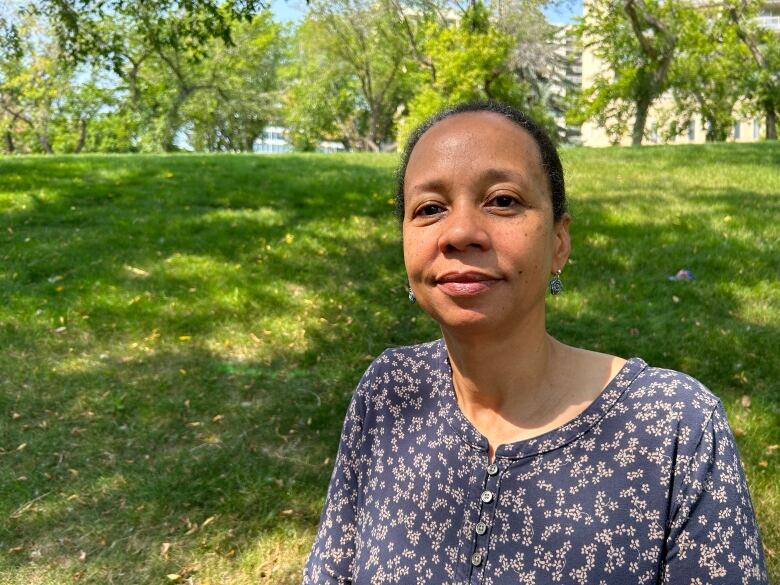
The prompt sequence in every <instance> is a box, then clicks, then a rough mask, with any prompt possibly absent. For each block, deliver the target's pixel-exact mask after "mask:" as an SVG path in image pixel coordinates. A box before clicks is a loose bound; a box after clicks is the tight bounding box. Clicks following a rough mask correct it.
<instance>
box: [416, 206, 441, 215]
mask: <svg viewBox="0 0 780 585" xmlns="http://www.w3.org/2000/svg"><path fill="white" fill-rule="evenodd" d="M442 211H444V208H443V207H442V206H441V205H437V204H436V203H428V204H427V205H423V206H422V207H421V208H420V209H419V210H418V211H417V215H422V216H423V217H430V216H432V215H437V214H439V213H441V212H442Z"/></svg>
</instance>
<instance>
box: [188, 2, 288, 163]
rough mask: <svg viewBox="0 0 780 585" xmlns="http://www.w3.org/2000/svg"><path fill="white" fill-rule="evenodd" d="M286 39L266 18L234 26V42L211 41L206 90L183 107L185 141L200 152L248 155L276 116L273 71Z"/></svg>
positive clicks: (206, 61) (275, 72)
mask: <svg viewBox="0 0 780 585" xmlns="http://www.w3.org/2000/svg"><path fill="white" fill-rule="evenodd" d="M286 45H287V37H286V34H285V32H284V30H283V28H282V26H281V25H280V24H278V23H275V22H274V21H273V19H272V18H271V14H270V13H267V12H266V13H263V14H260V15H258V16H256V17H255V18H254V19H253V20H252V21H251V22H243V23H239V24H238V25H237V26H236V28H235V31H234V42H233V44H232V45H227V46H226V45H225V43H224V42H223V41H222V40H221V39H215V40H213V41H212V46H211V48H210V50H209V51H208V57H207V58H205V59H204V61H203V65H204V67H205V68H206V69H207V70H208V77H209V78H210V79H211V84H212V87H210V88H208V90H207V91H203V92H201V93H200V94H199V96H198V97H196V98H194V99H193V100H191V102H190V103H189V104H188V105H187V106H186V107H185V108H184V115H185V118H186V119H187V120H189V121H191V123H192V128H191V130H189V131H188V137H189V142H190V143H191V144H192V145H193V146H194V147H195V148H196V149H201V150H228V151H251V150H252V148H253V145H254V143H255V140H256V139H257V138H258V137H259V136H260V135H261V134H262V132H263V129H264V128H265V126H266V125H267V124H268V122H269V121H270V120H271V119H272V118H274V117H276V116H277V115H278V114H277V109H278V102H279V99H280V96H279V79H278V78H279V75H278V72H279V69H280V66H281V64H282V63H283V61H284V58H285V54H286V51H287V46H286Z"/></svg>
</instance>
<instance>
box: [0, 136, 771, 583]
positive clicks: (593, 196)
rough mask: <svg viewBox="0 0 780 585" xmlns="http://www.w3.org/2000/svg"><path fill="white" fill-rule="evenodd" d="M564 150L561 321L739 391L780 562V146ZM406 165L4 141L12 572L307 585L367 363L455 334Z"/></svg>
mask: <svg viewBox="0 0 780 585" xmlns="http://www.w3.org/2000/svg"><path fill="white" fill-rule="evenodd" d="M563 158H564V165H565V167H566V169H567V174H568V185H569V193H570V198H571V208H572V214H573V216H574V223H573V224H572V233H573V247H574V252H573V255H572V262H571V265H570V266H568V267H567V269H566V271H565V272H564V275H563V278H564V282H565V285H566V291H565V293H564V294H563V295H561V296H560V297H558V298H555V299H551V300H550V302H549V317H548V320H549V328H550V330H551V331H552V332H553V334H554V335H556V336H558V337H559V338H560V339H561V340H563V341H565V342H567V343H570V344H574V345H581V346H584V347H589V348H594V349H599V350H602V351H608V352H612V353H616V354H619V355H623V356H625V357H628V356H632V355H639V356H642V357H643V358H644V359H645V360H646V361H648V362H649V363H651V364H653V365H657V366H664V367H670V368H675V369H681V370H684V371H686V372H688V373H690V374H692V375H694V376H696V377H697V378H699V379H700V380H702V381H703V382H704V383H705V384H707V385H708V386H709V387H710V388H711V389H712V390H713V391H714V392H715V393H716V394H718V395H719V396H720V397H721V399H722V400H723V402H724V404H725V406H726V409H727V411H728V414H729V417H730V420H731V424H732V427H733V429H734V431H735V434H736V436H737V439H738V442H739V447H740V451H741V453H742V457H743V460H744V462H745V466H746V471H747V475H748V479H749V481H750V487H751V492H752V495H753V500H754V504H755V507H756V510H757V515H758V518H759V522H760V524H761V528H762V533H763V537H764V541H765V545H766V547H767V549H768V555H767V560H768V561H769V563H770V567H771V572H772V576H773V579H774V580H778V579H780V487H778V486H780V466H779V465H778V462H780V447H778V445H779V444H780V392H779V388H778V382H777V381H778V380H780V360H778V358H777V348H778V347H780V285H778V274H780V260H778V254H777V250H778V244H779V243H780V241H779V240H780V230H778V224H779V223H780V213H778V212H779V211H780V209H779V204H780V145H778V144H756V145H717V146H691V147H689V146H679V147H656V148H642V149H605V150H586V149H579V150H565V151H564V152H563ZM396 162H397V159H396V157H394V156H389V155H335V156H325V155H280V156H272V157H271V156H266V157H263V156H251V155H247V156H237V155H177V156H80V157H14V158H0V347H1V348H2V351H0V469H2V473H0V584H11V583H13V584H25V585H26V584H33V583H66V582H73V581H78V582H80V583H101V584H102V583H122V584H136V583H138V584H141V583H144V584H146V583H161V582H175V581H177V580H178V581H179V582H187V579H189V578H190V577H192V581H191V582H193V583H199V584H205V583H231V584H244V583H246V584H248V583H267V584H271V583H274V584H276V583H297V582H298V581H299V574H300V570H301V566H302V563H303V559H304V557H305V555H306V553H307V552H308V547H309V546H310V544H311V540H312V538H313V533H314V529H315V527H316V523H317V520H318V516H319V512H320V508H321V505H322V499H323V497H324V492H325V489H326V486H327V482H328V479H329V474H330V470H331V466H332V462H333V457H334V454H335V450H336V446H337V440H338V435H339V432H340V425H341V422H342V418H343V414H344V410H345V408H346V404H347V402H348V399H349V396H350V394H351V392H352V389H353V387H354V385H355V383H356V382H357V380H358V378H359V377H360V374H361V373H362V371H363V369H364V368H365V367H366V365H367V364H368V363H369V362H370V360H371V359H372V357H373V356H376V355H377V354H378V353H380V352H381V351H382V350H383V349H384V348H385V347H387V346H391V345H399V344H407V343H414V342H417V341H421V340H426V339H432V338H435V337H437V336H438V334H437V328H436V326H435V324H434V323H432V322H431V321H430V320H429V319H428V318H427V317H425V316H424V315H423V314H422V313H421V312H420V311H419V309H418V308H416V307H414V306H410V305H409V304H408V302H407V301H406V293H405V287H404V285H405V278H404V273H403V265H402V255H401V247H400V235H399V229H398V227H397V224H396V222H395V219H394V217H393V214H392V210H393V207H392V202H391V197H392V191H393V184H392V172H393V169H394V166H395V164H396ZM682 268H686V269H689V270H691V271H692V272H693V273H694V274H695V276H696V280H694V281H690V282H670V281H669V280H667V276H669V275H671V274H674V273H676V272H677V271H678V270H679V269H682ZM168 575H170V577H166V576H168ZM177 576H178V577H177Z"/></svg>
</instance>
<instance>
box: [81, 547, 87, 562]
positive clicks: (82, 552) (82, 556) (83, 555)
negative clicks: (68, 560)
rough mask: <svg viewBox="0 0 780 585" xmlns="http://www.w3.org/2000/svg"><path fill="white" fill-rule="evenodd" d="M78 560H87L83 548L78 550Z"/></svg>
mask: <svg viewBox="0 0 780 585" xmlns="http://www.w3.org/2000/svg"><path fill="white" fill-rule="evenodd" d="M79 560H80V561H81V562H82V563H83V562H84V561H86V560H87V553H86V552H84V551H83V550H80V551H79Z"/></svg>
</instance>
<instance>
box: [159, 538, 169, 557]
mask: <svg viewBox="0 0 780 585" xmlns="http://www.w3.org/2000/svg"><path fill="white" fill-rule="evenodd" d="M169 550H171V543H170V542H163V543H162V545H161V546H160V556H161V557H162V558H163V559H165V560H166V561H167V560H168V551H169Z"/></svg>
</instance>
